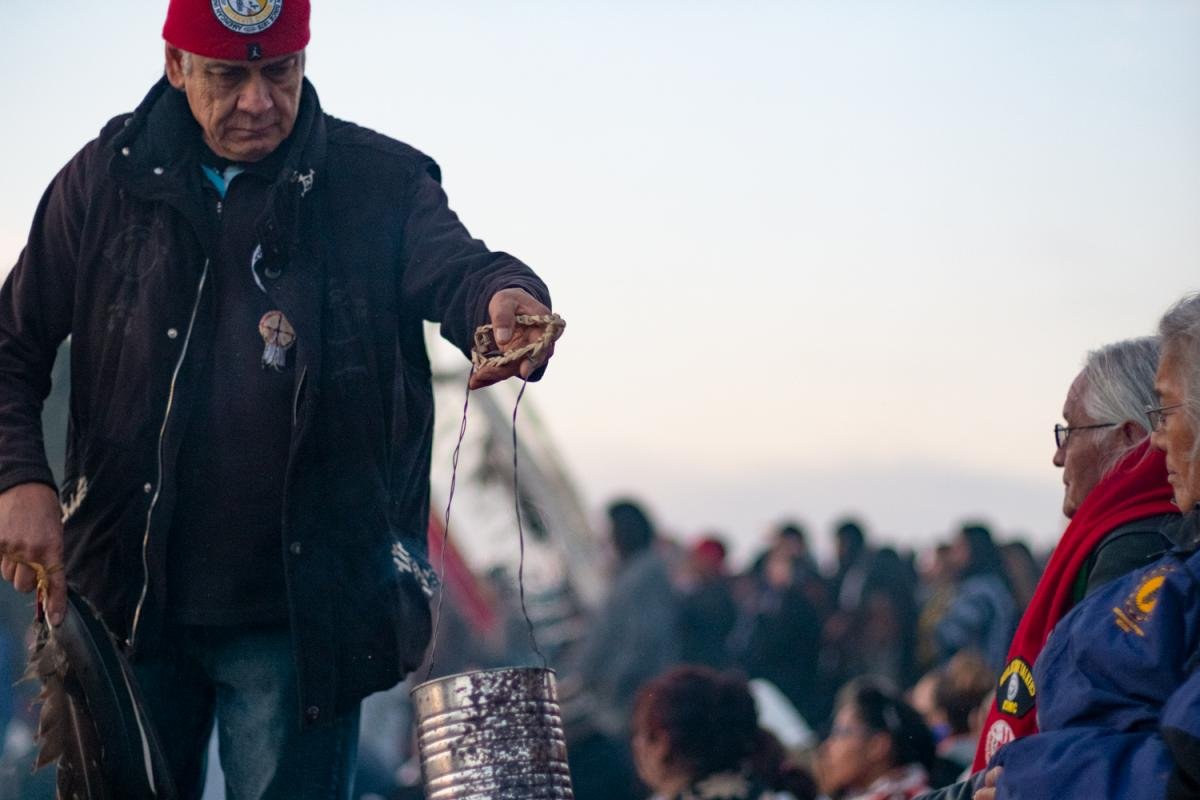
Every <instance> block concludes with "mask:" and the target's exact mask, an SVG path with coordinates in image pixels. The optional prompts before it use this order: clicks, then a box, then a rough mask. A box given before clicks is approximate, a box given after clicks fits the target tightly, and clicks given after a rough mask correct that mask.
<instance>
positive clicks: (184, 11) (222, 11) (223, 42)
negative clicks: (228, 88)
mask: <svg viewBox="0 0 1200 800" xmlns="http://www.w3.org/2000/svg"><path fill="white" fill-rule="evenodd" d="M308 3H309V0H170V6H168V7H167V21H166V24H164V25H163V38H164V39H166V40H167V44H170V45H171V46H173V47H178V48H179V49H180V50H186V51H187V52H189V53H195V54H196V55H199V56H205V57H207V58H218V59H221V60H222V61H258V60H259V59H261V58H275V57H276V56H282V55H286V54H288V53H295V52H296V51H297V50H303V49H304V47H305V45H307V44H308V10H309V8H308Z"/></svg>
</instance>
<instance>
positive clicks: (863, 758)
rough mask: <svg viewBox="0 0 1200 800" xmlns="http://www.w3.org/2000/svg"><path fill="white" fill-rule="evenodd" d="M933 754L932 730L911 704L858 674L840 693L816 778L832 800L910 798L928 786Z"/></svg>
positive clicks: (820, 757) (822, 748) (903, 799)
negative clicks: (856, 678)
mask: <svg viewBox="0 0 1200 800" xmlns="http://www.w3.org/2000/svg"><path fill="white" fill-rule="evenodd" d="M935 753H936V745H935V744H934V739H933V733H932V732H931V731H930V730H929V727H928V726H927V725H926V724H925V721H924V720H923V719H922V718H921V715H920V714H919V713H918V712H917V711H916V710H915V709H913V707H912V706H910V705H909V704H908V703H906V702H904V701H903V700H901V699H900V697H899V695H898V694H896V693H894V692H893V691H891V690H890V689H888V688H887V687H885V686H883V685H880V684H877V683H875V682H873V681H871V680H869V679H859V680H855V681H851V682H850V683H848V684H846V685H845V686H844V687H842V690H841V691H840V692H839V693H838V698H837V703H836V711H835V713H834V718H833V727H832V728H831V729H830V731H829V735H828V736H827V737H826V738H825V741H824V742H822V743H821V749H820V751H819V752H818V755H817V779H818V781H819V783H820V785H821V791H822V792H823V793H824V796H825V797H828V798H830V800H910V799H911V798H915V797H917V796H918V795H921V794H923V793H925V792H926V791H928V789H929V772H930V770H931V769H932V768H933V763H934V760H935Z"/></svg>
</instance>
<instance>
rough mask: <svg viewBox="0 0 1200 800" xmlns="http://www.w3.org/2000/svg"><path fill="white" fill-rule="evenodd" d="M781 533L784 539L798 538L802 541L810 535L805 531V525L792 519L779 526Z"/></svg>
mask: <svg viewBox="0 0 1200 800" xmlns="http://www.w3.org/2000/svg"><path fill="white" fill-rule="evenodd" d="M779 535H780V536H781V537H783V538H784V539H798V540H800V541H801V542H803V541H806V540H807V539H808V535H807V534H806V533H805V532H804V526H803V525H801V524H800V523H799V522H795V521H791V520H789V521H787V522H785V523H783V524H782V525H780V526H779Z"/></svg>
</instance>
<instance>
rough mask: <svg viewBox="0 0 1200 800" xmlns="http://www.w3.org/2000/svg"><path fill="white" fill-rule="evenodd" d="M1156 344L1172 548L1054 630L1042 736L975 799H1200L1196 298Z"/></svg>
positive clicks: (1040, 668)
mask: <svg viewBox="0 0 1200 800" xmlns="http://www.w3.org/2000/svg"><path fill="white" fill-rule="evenodd" d="M1159 334H1160V337H1161V346H1162V352H1161V359H1160V363H1159V366H1158V372H1157V376H1156V379H1155V391H1156V393H1157V395H1158V402H1157V404H1156V406H1155V407H1154V408H1152V409H1150V423H1151V430H1152V431H1153V432H1152V434H1151V442H1152V444H1153V446H1154V447H1155V448H1157V449H1158V450H1161V451H1162V452H1163V453H1164V454H1165V460H1166V470H1167V480H1168V481H1169V483H1170V486H1171V489H1172V491H1173V495H1174V499H1175V503H1176V504H1177V505H1178V507H1179V508H1180V509H1182V510H1183V511H1184V517H1183V519H1182V521H1181V523H1180V525H1179V526H1178V528H1177V529H1176V531H1175V537H1174V538H1175V540H1176V546H1175V547H1174V548H1173V549H1172V550H1171V551H1170V552H1168V553H1167V554H1166V555H1164V556H1162V557H1161V558H1159V559H1158V560H1156V561H1154V562H1153V563H1152V564H1150V565H1149V566H1147V567H1144V568H1142V569H1139V570H1136V571H1134V572H1132V573H1129V574H1127V575H1125V576H1123V577H1121V578H1118V579H1116V580H1113V581H1111V582H1109V583H1108V584H1107V585H1105V586H1103V587H1101V588H1099V589H1098V590H1096V591H1095V592H1093V593H1092V594H1091V595H1090V596H1089V597H1088V598H1087V599H1086V600H1084V601H1083V602H1082V603H1080V604H1079V605H1077V606H1076V607H1075V608H1074V609H1073V610H1072V611H1071V612H1070V613H1069V614H1067V615H1066V616H1065V617H1064V618H1063V619H1062V620H1061V621H1060V622H1059V623H1058V625H1057V626H1056V627H1055V629H1054V632H1053V634H1052V635H1051V636H1050V638H1049V640H1048V641H1046V643H1045V647H1044V648H1043V649H1042V651H1041V654H1040V656H1039V657H1038V659H1037V663H1036V664H1035V665H1034V669H1033V673H1032V676H1031V678H1032V681H1033V683H1034V685H1036V687H1037V698H1038V702H1037V707H1038V723H1039V726H1040V728H1041V732H1040V733H1038V734H1035V735H1032V736H1028V737H1026V738H1024V739H1020V740H1018V741H1015V742H1012V743H1010V744H1007V745H1006V746H1004V747H1003V748H1001V749H1000V750H999V752H998V753H997V754H996V756H995V758H994V759H993V760H992V762H991V763H992V765H994V766H995V767H998V768H999V769H994V770H992V771H990V772H989V774H988V783H989V784H991V785H989V786H988V787H987V788H984V789H981V790H980V791H979V792H978V793H976V797H977V798H979V799H980V800H992V798H1001V800H1007V799H1009V798H1028V797H1056V798H1067V797H1086V798H1101V797H1104V798H1122V800H1142V799H1143V798H1145V799H1146V800H1150V798H1153V799H1154V800H1159V799H1160V798H1170V800H1179V799H1180V798H1197V797H1200V669H1197V664H1198V661H1200V447H1198V438H1197V437H1198V435H1200V295H1197V296H1192V297H1188V298H1185V299H1184V300H1183V301H1181V302H1180V303H1178V304H1177V305H1176V306H1174V307H1173V308H1172V309H1171V310H1170V311H1168V312H1167V314H1166V315H1165V316H1164V317H1163V319H1162V321H1161V323H1160V324H1159ZM1002 682H1003V681H1002ZM1022 697H1023V695H1022V694H1021V692H1020V691H1019V687H1018V692H1017V699H1018V701H1019V700H1020V699H1021V698H1022Z"/></svg>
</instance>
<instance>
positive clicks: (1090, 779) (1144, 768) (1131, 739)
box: [989, 727, 1172, 800]
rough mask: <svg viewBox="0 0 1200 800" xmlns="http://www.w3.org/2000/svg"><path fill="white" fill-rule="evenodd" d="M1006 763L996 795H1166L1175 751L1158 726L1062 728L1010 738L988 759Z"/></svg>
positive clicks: (1125, 799)
mask: <svg viewBox="0 0 1200 800" xmlns="http://www.w3.org/2000/svg"><path fill="white" fill-rule="evenodd" d="M989 766H990V767H994V766H1001V767H1004V772H1003V773H1002V774H1001V776H1000V781H999V783H998V784H997V787H996V788H997V791H996V800H1022V798H1029V797H1095V798H1101V797H1104V798H1118V797H1119V798H1121V800H1162V797H1163V787H1164V786H1166V784H1167V778H1168V776H1169V775H1170V773H1171V769H1172V764H1171V756H1170V754H1169V753H1168V752H1167V748H1166V746H1165V745H1164V744H1163V740H1162V737H1161V736H1159V735H1158V734H1157V733H1156V732H1154V731H1136V732H1124V731H1116V730H1112V729H1110V728H1101V727H1088V728H1064V729H1061V730H1056V731H1052V732H1049V733H1047V732H1042V733H1038V734H1035V735H1033V736H1026V737H1025V738H1024V739H1018V740H1016V741H1015V742H1010V743H1009V744H1007V745H1005V746H1004V747H1003V748H1001V749H1000V752H998V753H997V754H996V757H995V758H994V759H993V760H992V762H991V763H990V764H989Z"/></svg>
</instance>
